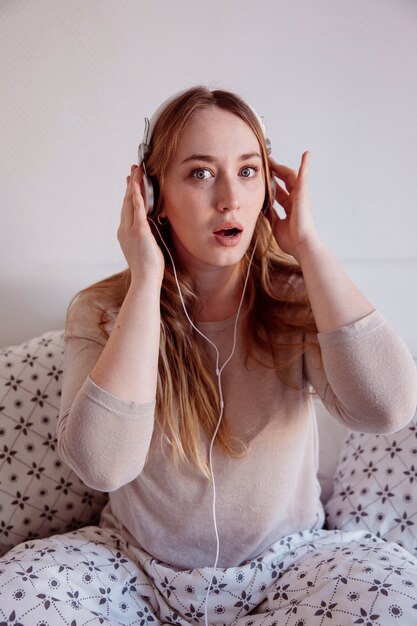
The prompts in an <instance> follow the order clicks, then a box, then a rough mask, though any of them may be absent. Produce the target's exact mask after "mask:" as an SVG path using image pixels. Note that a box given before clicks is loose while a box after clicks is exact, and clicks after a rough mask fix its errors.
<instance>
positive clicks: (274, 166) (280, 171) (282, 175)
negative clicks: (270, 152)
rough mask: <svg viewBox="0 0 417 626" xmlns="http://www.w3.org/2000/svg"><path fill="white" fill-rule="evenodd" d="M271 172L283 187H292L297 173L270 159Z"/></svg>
mask: <svg viewBox="0 0 417 626" xmlns="http://www.w3.org/2000/svg"><path fill="white" fill-rule="evenodd" d="M270 166H271V170H272V171H273V173H274V175H275V176H276V177H277V178H279V179H280V180H282V181H284V183H285V186H286V187H287V188H288V187H291V188H292V187H293V186H294V185H295V182H296V180H297V171H296V170H293V169H291V168H290V167H287V166H286V165H282V164H280V163H276V161H274V160H273V159H270Z"/></svg>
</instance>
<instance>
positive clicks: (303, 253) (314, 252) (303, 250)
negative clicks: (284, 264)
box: [293, 235, 326, 269]
mask: <svg viewBox="0 0 417 626" xmlns="http://www.w3.org/2000/svg"><path fill="white" fill-rule="evenodd" d="M325 252H326V246H325V245H324V243H323V242H322V240H321V239H320V238H319V236H318V235H314V236H313V237H309V238H306V239H303V241H301V242H300V243H299V244H298V245H297V246H296V248H295V250H294V253H293V257H294V258H295V259H296V261H297V262H298V263H299V265H300V266H301V269H302V268H303V265H305V264H306V263H310V262H311V259H312V258H313V257H314V258H315V257H317V256H318V255H321V254H323V253H325Z"/></svg>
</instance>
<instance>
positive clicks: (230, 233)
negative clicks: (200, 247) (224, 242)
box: [214, 228, 242, 237]
mask: <svg viewBox="0 0 417 626" xmlns="http://www.w3.org/2000/svg"><path fill="white" fill-rule="evenodd" d="M241 232H242V231H241V230H239V229H238V228H222V229H221V230H216V231H215V232H214V234H215V235H220V237H235V236H236V235H238V234H239V233H241Z"/></svg>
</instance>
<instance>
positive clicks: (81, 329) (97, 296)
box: [65, 289, 119, 345]
mask: <svg viewBox="0 0 417 626" xmlns="http://www.w3.org/2000/svg"><path fill="white" fill-rule="evenodd" d="M118 311H119V307H116V306H115V302H114V298H112V296H111V293H109V292H108V291H107V290H95V289H85V290H82V291H80V292H79V293H77V294H76V295H75V296H74V297H73V299H72V300H71V302H70V303H69V305H68V309H67V315H66V321H65V338H66V339H69V338H70V337H82V338H85V339H91V340H93V341H96V342H98V343H100V344H102V345H105V344H106V342H107V339H108V337H109V335H110V332H111V328H112V326H113V322H114V319H115V318H116V316H117V313H118Z"/></svg>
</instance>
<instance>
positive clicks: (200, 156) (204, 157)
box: [181, 152, 262, 163]
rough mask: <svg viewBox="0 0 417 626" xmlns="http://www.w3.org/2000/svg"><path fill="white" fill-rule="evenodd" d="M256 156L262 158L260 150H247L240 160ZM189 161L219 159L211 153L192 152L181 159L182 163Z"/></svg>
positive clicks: (211, 161)
mask: <svg viewBox="0 0 417 626" xmlns="http://www.w3.org/2000/svg"><path fill="white" fill-rule="evenodd" d="M254 157H257V158H259V159H262V157H261V155H260V154H259V152H247V153H245V154H241V155H240V157H239V161H247V160H248V159H253V158H254ZM189 161H206V162H208V163H213V162H214V161H217V159H216V157H214V156H211V155H210V154H192V155H191V156H189V157H187V158H186V159H184V160H183V161H181V163H188V162H189Z"/></svg>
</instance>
